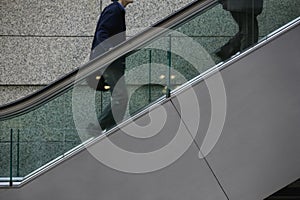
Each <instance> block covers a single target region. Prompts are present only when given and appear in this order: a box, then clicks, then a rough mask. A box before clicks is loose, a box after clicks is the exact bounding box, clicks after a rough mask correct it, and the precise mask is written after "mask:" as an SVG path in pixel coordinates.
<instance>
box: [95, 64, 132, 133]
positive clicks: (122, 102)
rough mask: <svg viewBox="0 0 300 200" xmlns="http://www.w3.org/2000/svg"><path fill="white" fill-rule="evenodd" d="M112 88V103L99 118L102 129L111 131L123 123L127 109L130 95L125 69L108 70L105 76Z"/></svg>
mask: <svg viewBox="0 0 300 200" xmlns="http://www.w3.org/2000/svg"><path fill="white" fill-rule="evenodd" d="M103 76H104V78H105V81H106V82H107V83H108V85H109V86H110V92H111V102H110V103H109V104H108V105H107V106H106V107H105V108H104V110H103V112H102V113H101V115H100V116H99V119H98V120H99V122H100V126H101V128H102V129H103V130H104V129H110V128H112V127H113V126H115V125H116V124H117V123H118V122H120V121H122V119H123V117H124V114H125V112H126V108H127V102H128V93H127V88H126V84H125V77H124V69H122V68H121V67H120V69H117V68H116V67H112V68H108V69H107V70H106V71H105V73H104V74H103Z"/></svg>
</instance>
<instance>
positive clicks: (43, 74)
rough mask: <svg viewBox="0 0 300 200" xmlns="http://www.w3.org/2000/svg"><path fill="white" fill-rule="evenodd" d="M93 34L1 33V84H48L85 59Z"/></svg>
mask: <svg viewBox="0 0 300 200" xmlns="http://www.w3.org/2000/svg"><path fill="white" fill-rule="evenodd" d="M90 42H91V38H90V37H37V38H35V37H13V38H11V37H0V44H1V49H0V60H1V63H0V68H1V69H2V71H1V77H0V84H6V85H9V84H21V85H22V84H33V85H34V84H48V83H50V82H52V81H54V80H56V79H57V78H59V77H60V76H63V75H65V74H66V73H68V72H70V71H72V70H73V69H75V68H76V67H79V66H80V65H81V64H83V63H84V62H85V60H86V59H87V58H88V55H89V49H90Z"/></svg>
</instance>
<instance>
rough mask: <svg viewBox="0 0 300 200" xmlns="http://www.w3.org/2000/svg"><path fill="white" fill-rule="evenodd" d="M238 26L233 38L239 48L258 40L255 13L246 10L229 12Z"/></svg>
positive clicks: (241, 48) (246, 46)
mask: <svg viewBox="0 0 300 200" xmlns="http://www.w3.org/2000/svg"><path fill="white" fill-rule="evenodd" d="M230 13H231V15H232V17H233V19H234V20H235V21H236V23H237V24H238V26H239V32H238V33H237V34H236V36H235V37H234V38H236V39H237V41H236V43H238V44H239V46H240V50H244V49H246V48H248V47H249V46H251V45H253V44H254V43H256V42H257V41H258V21H257V15H255V14H254V13H247V12H230Z"/></svg>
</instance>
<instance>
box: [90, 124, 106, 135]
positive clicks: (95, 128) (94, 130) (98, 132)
mask: <svg viewBox="0 0 300 200" xmlns="http://www.w3.org/2000/svg"><path fill="white" fill-rule="evenodd" d="M86 130H87V132H88V134H89V135H90V136H93V137H97V136H99V135H101V134H102V133H103V131H102V130H101V128H100V127H99V126H96V125H95V124H93V123H89V125H88V126H87V128H86Z"/></svg>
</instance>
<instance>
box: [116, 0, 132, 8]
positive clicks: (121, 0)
mask: <svg viewBox="0 0 300 200" xmlns="http://www.w3.org/2000/svg"><path fill="white" fill-rule="evenodd" d="M111 1H118V2H119V3H120V4H122V5H123V6H124V7H126V6H127V5H128V4H130V3H133V0H111Z"/></svg>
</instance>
